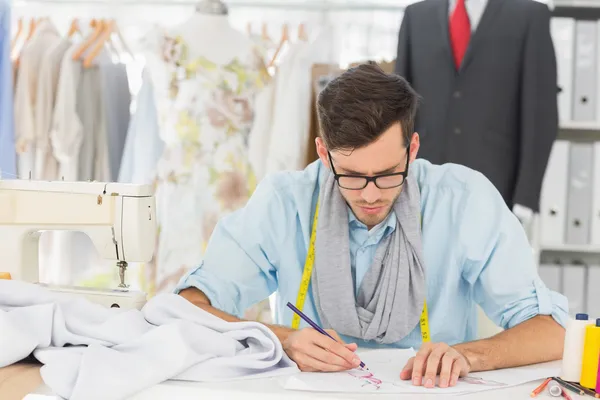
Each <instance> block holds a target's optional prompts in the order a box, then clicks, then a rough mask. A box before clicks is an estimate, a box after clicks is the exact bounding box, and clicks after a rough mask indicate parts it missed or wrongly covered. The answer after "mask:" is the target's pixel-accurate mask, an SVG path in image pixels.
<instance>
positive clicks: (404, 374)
mask: <svg viewBox="0 0 600 400" xmlns="http://www.w3.org/2000/svg"><path fill="white" fill-rule="evenodd" d="M414 362H415V358H414V357H411V358H409V359H408V361H407V362H406V365H405V366H404V368H403V369H402V371H401V372H400V379H402V380H403V381H407V380H409V379H411V378H412V370H413V364H414Z"/></svg>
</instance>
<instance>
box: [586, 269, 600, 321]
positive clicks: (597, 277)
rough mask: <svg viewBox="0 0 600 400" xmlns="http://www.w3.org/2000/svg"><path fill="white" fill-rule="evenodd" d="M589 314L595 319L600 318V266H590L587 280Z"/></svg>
mask: <svg viewBox="0 0 600 400" xmlns="http://www.w3.org/2000/svg"><path fill="white" fill-rule="evenodd" d="M586 284H587V312H588V314H590V316H592V317H593V318H598V317H600V291H598V287H600V266H598V265H590V267H589V272H588V279H587V282H586Z"/></svg>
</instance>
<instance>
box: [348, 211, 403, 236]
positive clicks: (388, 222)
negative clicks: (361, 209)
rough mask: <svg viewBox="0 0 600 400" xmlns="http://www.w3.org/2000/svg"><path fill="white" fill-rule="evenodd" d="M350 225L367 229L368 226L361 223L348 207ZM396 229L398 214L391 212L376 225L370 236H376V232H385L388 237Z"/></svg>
mask: <svg viewBox="0 0 600 400" xmlns="http://www.w3.org/2000/svg"><path fill="white" fill-rule="evenodd" d="M347 208H348V225H350V226H351V227H354V228H363V229H367V226H366V225H365V224H363V223H362V222H360V221H359V220H358V219H357V218H356V215H354V212H353V211H352V209H351V208H350V207H349V206H348V207H347ZM394 229H396V214H395V213H394V212H391V213H390V214H389V215H388V216H387V217H386V219H384V220H383V221H381V222H380V223H379V224H377V225H375V226H374V227H373V229H371V230H370V231H369V235H372V234H375V233H376V232H380V231H383V233H384V235H388V234H390V233H391V232H393V231H394Z"/></svg>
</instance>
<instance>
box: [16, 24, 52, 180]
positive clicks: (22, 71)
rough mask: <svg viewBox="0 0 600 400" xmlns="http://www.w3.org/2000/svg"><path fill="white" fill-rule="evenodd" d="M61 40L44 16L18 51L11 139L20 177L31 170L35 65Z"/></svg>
mask: <svg viewBox="0 0 600 400" xmlns="http://www.w3.org/2000/svg"><path fill="white" fill-rule="evenodd" d="M61 40H62V38H61V37H60V34H59V33H58V31H57V29H56V27H55V26H54V25H53V24H52V23H51V22H50V21H49V20H47V19H45V20H43V21H41V22H40V23H39V24H38V26H37V27H36V29H35V32H34V33H33V35H32V36H31V39H29V41H28V42H27V43H25V45H24V46H23V49H22V50H21V53H20V55H19V72H18V76H17V85H16V89H15V140H16V147H17V154H18V175H19V177H20V178H24V179H26V178H29V177H30V176H33V174H34V172H35V151H36V149H35V143H36V134H35V132H36V118H37V111H36V103H37V100H36V96H37V86H38V82H39V67H40V64H41V62H42V60H43V59H44V56H45V54H46V51H47V50H48V49H49V48H50V47H53V46H54V45H55V44H56V43H58V42H60V41H61Z"/></svg>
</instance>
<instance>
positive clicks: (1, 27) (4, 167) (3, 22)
mask: <svg viewBox="0 0 600 400" xmlns="http://www.w3.org/2000/svg"><path fill="white" fill-rule="evenodd" d="M10 34H11V32H10V1H9V0H0V179H12V178H15V177H16V176H17V154H16V151H15V129H14V116H13V115H14V114H13V70H12V62H11V60H10Z"/></svg>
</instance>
